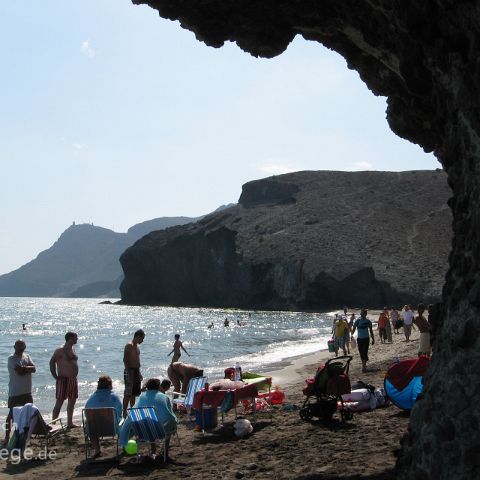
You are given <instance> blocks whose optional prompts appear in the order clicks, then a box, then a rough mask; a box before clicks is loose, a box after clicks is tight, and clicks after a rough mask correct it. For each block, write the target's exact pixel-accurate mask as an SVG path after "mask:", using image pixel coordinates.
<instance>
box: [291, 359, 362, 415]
mask: <svg viewBox="0 0 480 480" xmlns="http://www.w3.org/2000/svg"><path fill="white" fill-rule="evenodd" d="M352 358H353V357H351V356H350V355H346V356H343V357H336V358H331V359H330V360H327V362H326V363H325V364H320V366H319V367H318V369H317V373H316V375H315V378H307V380H306V385H305V387H304V389H303V394H304V395H306V396H307V398H306V399H305V402H304V403H303V406H302V408H301V409H300V412H299V413H300V418H301V419H302V420H306V421H309V420H311V419H312V417H318V418H319V419H320V420H322V421H323V422H324V423H328V422H330V421H331V420H332V417H333V414H334V413H335V412H336V411H337V404H338V402H340V405H341V407H340V415H341V417H342V421H345V420H351V419H352V418H353V413H352V412H350V411H348V410H346V409H345V408H344V407H343V399H342V395H344V394H346V393H350V392H351V390H352V389H351V385H350V378H349V377H348V370H349V368H350V362H351V360H352ZM313 398H315V400H316V401H315V402H314V401H312V400H313Z"/></svg>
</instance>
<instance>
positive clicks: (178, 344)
mask: <svg viewBox="0 0 480 480" xmlns="http://www.w3.org/2000/svg"><path fill="white" fill-rule="evenodd" d="M180 349H182V350H183V351H184V352H185V353H186V354H187V355H188V356H189V357H190V354H189V353H188V352H187V351H186V350H185V347H184V346H183V343H182V342H181V341H180V335H179V334H178V333H177V334H175V343H174V344H173V350H172V351H171V352H170V353H169V354H168V355H167V357H169V356H170V355H171V354H172V353H173V357H172V361H171V363H175V362H178V359H179V358H180V357H181V356H182V352H181V351H180Z"/></svg>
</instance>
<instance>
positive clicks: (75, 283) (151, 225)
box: [0, 207, 223, 297]
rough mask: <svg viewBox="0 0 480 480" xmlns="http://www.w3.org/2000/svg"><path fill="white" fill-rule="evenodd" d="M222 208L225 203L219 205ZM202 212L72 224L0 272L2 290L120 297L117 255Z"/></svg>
mask: <svg viewBox="0 0 480 480" xmlns="http://www.w3.org/2000/svg"><path fill="white" fill-rule="evenodd" d="M220 208H223V207H220ZM200 218H202V217H160V218H155V219H153V220H148V221H146V222H142V223H139V224H137V225H134V226H133V227H130V228H129V229H128V231H127V233H117V232H114V231H112V230H109V229H107V228H102V227H97V226H94V225H91V224H80V225H78V224H77V225H75V224H73V225H71V226H70V227H69V228H67V229H66V230H65V231H64V232H63V233H62V234H61V235H60V237H59V239H58V240H57V241H56V242H55V243H54V244H53V245H52V246H51V247H50V248H49V249H47V250H45V251H43V252H41V253H40V254H39V255H38V256H37V258H35V259H34V260H32V261H30V262H28V263H27V264H26V265H23V266H22V267H20V268H18V269H17V270H14V271H13V272H10V273H7V274H5V275H1V276H0V296H8V297H119V296H120V294H119V290H118V287H119V285H120V283H121V281H122V278H123V272H122V269H121V267H120V263H119V257H120V255H121V254H122V253H123V252H124V251H125V249H126V248H128V247H129V246H131V245H133V244H134V243H135V242H136V241H137V240H138V239H140V238H141V237H143V236H144V235H146V234H147V233H150V232H153V231H156V230H163V229H166V228H168V227H171V226H175V225H184V224H187V223H190V222H195V221H197V220H198V219H200Z"/></svg>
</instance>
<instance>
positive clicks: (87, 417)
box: [82, 407, 119, 460]
mask: <svg viewBox="0 0 480 480" xmlns="http://www.w3.org/2000/svg"><path fill="white" fill-rule="evenodd" d="M82 424H83V433H84V435H85V460H87V459H88V451H89V446H90V438H91V437H92V436H93V437H98V438H99V439H103V438H113V439H114V440H115V439H116V440H117V453H116V455H115V458H116V459H118V458H119V454H118V440H119V435H118V427H117V426H118V418H117V412H116V411H115V409H114V408H113V407H102V408H84V409H82Z"/></svg>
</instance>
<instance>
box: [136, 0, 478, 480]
mask: <svg viewBox="0 0 480 480" xmlns="http://www.w3.org/2000/svg"><path fill="white" fill-rule="evenodd" d="M132 1H133V3H147V4H149V5H150V6H151V7H153V8H155V9H157V10H158V11H159V13H160V15H161V16H163V17H165V18H169V19H171V20H179V21H180V24H181V26H182V27H183V28H188V29H190V30H192V31H194V32H195V35H196V37H197V39H198V40H201V41H204V42H205V43H206V44H207V45H211V46H215V47H219V46H221V45H223V43H224V42H225V41H232V42H236V43H237V44H238V45H239V46H240V47H241V48H242V49H244V50H246V51H248V52H250V53H251V54H253V55H256V56H269V57H271V56H274V55H278V54H280V53H282V52H283V51H284V50H285V48H287V46H288V44H289V42H290V41H291V40H292V39H293V38H294V37H295V36H296V35H302V36H303V37H304V38H305V39H308V40H313V41H317V42H320V43H322V44H323V45H325V46H327V47H329V48H331V49H332V50H335V51H336V52H338V53H340V54H341V55H342V56H343V57H344V58H345V59H346V60H347V63H348V66H349V68H352V69H355V70H356V71H358V73H359V75H360V77H361V78H362V80H363V81H364V82H365V83H366V85H367V86H368V88H370V89H371V91H372V92H373V93H374V94H376V95H385V96H387V97H388V100H387V101H388V109H387V120H388V122H389V124H390V126H391V128H392V130H393V131H394V132H396V133H397V134H398V135H400V136H401V137H403V138H407V139H409V140H410V141H412V142H415V143H418V144H419V145H421V146H422V147H423V148H424V149H425V150H426V151H434V153H435V155H436V156H437V158H438V159H439V161H440V162H441V163H442V165H443V166H444V168H445V170H446V172H447V175H448V182H449V184H450V186H451V188H452V191H453V196H452V199H451V200H450V202H449V205H450V207H451V209H452V213H453V222H452V225H453V234H454V237H453V242H452V252H451V254H450V257H449V259H450V269H449V271H448V274H447V281H446V284H445V287H444V289H443V298H442V300H443V306H442V308H441V309H440V310H439V311H438V315H437V318H436V320H435V329H436V335H435V338H436V340H435V343H434V346H433V347H434V356H433V358H434V360H433V363H432V364H431V367H430V369H429V372H428V374H427V378H426V379H425V385H426V386H425V391H424V395H423V399H422V401H421V402H417V404H416V406H415V408H414V409H413V412H412V420H411V422H410V428H409V433H408V435H407V437H406V438H405V441H404V443H403V448H402V451H401V453H400V456H399V463H398V477H399V478H401V479H402V480H407V479H408V480H410V479H412V478H422V479H435V480H442V479H452V478H455V479H460V478H462V479H463V478H465V479H471V478H480V460H479V459H480V435H479V433H478V432H479V430H478V424H479V421H478V419H479V418H480V405H479V403H478V395H479V374H478V372H479V371H480V359H479V356H478V352H479V351H480V337H479V335H478V331H480V314H479V313H480V312H479V310H480V239H479V236H478V232H479V223H480V171H479V164H480V120H479V119H480V114H479V112H480V105H479V104H480V95H479V89H480V62H479V55H478V51H479V44H480V2H479V1H478V0H425V1H408V0H405V1H398V0H371V1H357V0H343V1H337V0H321V1H319V0H302V1H299V0H132Z"/></svg>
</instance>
